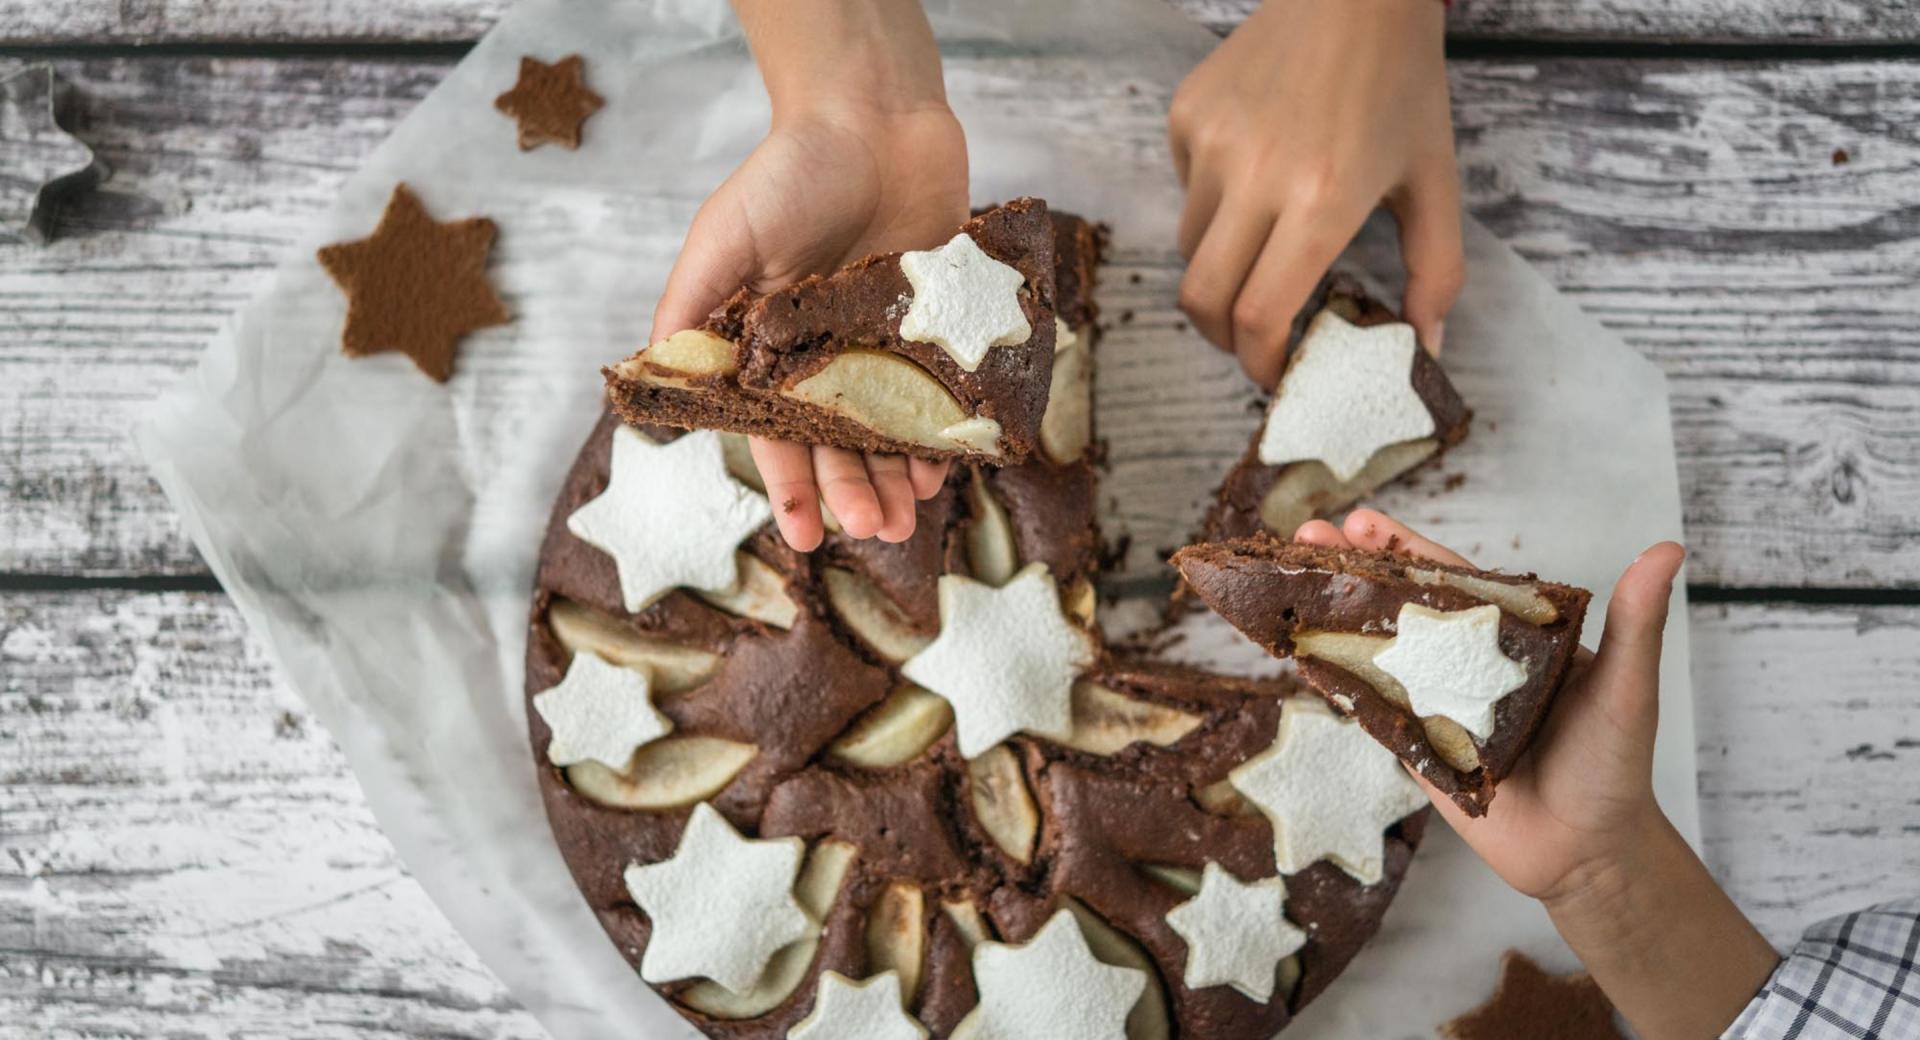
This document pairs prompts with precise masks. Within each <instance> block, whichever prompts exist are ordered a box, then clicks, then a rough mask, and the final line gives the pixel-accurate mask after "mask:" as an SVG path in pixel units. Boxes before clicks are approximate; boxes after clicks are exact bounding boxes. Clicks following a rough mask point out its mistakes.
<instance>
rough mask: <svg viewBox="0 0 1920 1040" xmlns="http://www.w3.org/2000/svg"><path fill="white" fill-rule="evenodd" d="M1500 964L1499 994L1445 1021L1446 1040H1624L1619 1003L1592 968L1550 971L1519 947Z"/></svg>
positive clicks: (1443, 1027)
mask: <svg viewBox="0 0 1920 1040" xmlns="http://www.w3.org/2000/svg"><path fill="white" fill-rule="evenodd" d="M1500 968H1501V974H1500V985H1499V986H1498V987H1497V988H1495V989H1494V991H1493V996H1491V997H1489V998H1487V1002H1486V1003H1484V1004H1482V1005H1480V1006H1479V1007H1477V1008H1474V1009H1473V1010H1472V1011H1469V1012H1467V1013H1466V1014H1464V1015H1461V1016H1460V1017H1459V1018H1455V1019H1452V1020H1451V1021H1448V1022H1444V1023H1442V1024H1441V1026H1440V1036H1441V1037H1442V1040H1517V1038H1520V1037H1525V1038H1527V1040H1621V1033H1620V1030H1619V1029H1618V1028H1616V1027H1615V1026H1614V1024H1613V1004H1612V1003H1610V1002H1609V1001H1608V1000H1607V995H1606V994H1605V993H1602V992H1600V984H1599V983H1597V982H1595V981H1593V977H1592V976H1590V975H1588V974H1587V973H1586V972H1580V973H1577V974H1574V975H1549V974H1547V973H1546V972H1545V971H1543V970H1541V968H1540V966H1539V965H1538V964H1535V963H1533V962H1532V961H1530V960H1528V959H1527V957H1526V955H1525V954H1523V953H1521V952H1520V951H1518V950H1508V951H1507V954H1506V956H1505V957H1504V958H1502V959H1501V962H1500Z"/></svg>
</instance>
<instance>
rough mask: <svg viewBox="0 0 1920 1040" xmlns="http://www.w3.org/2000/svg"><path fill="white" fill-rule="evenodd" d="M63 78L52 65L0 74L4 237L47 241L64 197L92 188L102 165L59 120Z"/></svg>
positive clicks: (0, 203)
mask: <svg viewBox="0 0 1920 1040" xmlns="http://www.w3.org/2000/svg"><path fill="white" fill-rule="evenodd" d="M59 86H60V79H59V77H58V76H56V75H55V74H54V71H53V66H52V65H44V64H43V65H29V66H27V67H25V68H23V69H20V70H18V71H16V72H12V73H10V74H7V75H4V76H0V145H4V148H5V155H6V159H5V161H4V164H0V165H3V167H4V168H0V238H4V237H19V238H24V239H26V240H27V241H30V242H34V243H38V244H45V243H46V242H48V241H50V240H51V239H52V238H53V230H54V220H55V217H56V215H57V211H58V210H59V208H60V202H61V200H63V199H65V198H67V197H68V196H69V195H71V194H73V193H75V192H78V191H81V190H84V189H86V188H88V187H91V186H92V185H93V184H95V183H97V182H98V181H99V180H100V177H101V175H102V172H103V170H104V167H103V166H101V165H100V163H99V162H98V161H97V159H96V158H95V156H94V154H93V149H91V148H89V147H87V146H86V144H84V143H83V142H81V140H80V139H79V138H77V137H75V136H73V135H72V134H70V133H68V132H67V130H66V128H65V127H63V126H61V125H60V114H59V107H60V106H59V103H58V102H59V96H60V90H59Z"/></svg>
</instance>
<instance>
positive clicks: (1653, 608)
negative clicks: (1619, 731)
mask: <svg viewBox="0 0 1920 1040" xmlns="http://www.w3.org/2000/svg"><path fill="white" fill-rule="evenodd" d="M1686 557H1687V551H1686V550H1685V549H1683V548H1681V547H1680V546H1679V545H1677V544H1675V543H1673V542H1661V543H1660V544H1659V545H1656V546H1654V547H1653V548H1651V549H1648V550H1647V551H1646V552H1643V553H1641V554H1640V556H1639V558H1638V559H1636V560H1634V561H1633V563H1632V564H1630V565H1629V566H1628V567H1627V570H1626V573H1624V574H1622V575H1620V580H1619V581H1618V582H1617V583H1615V585H1614V586H1613V599H1612V601H1611V602H1609V603H1608V604H1607V627H1606V629H1605V630H1604V631H1603V632H1602V633H1601V636H1600V650H1599V652H1598V653H1596V654H1594V658H1593V666H1592V668H1591V670H1590V673H1589V679H1588V682H1589V683H1590V684H1591V686H1592V687H1593V689H1594V690H1595V692H1596V693H1598V694H1599V696H1600V697H1601V698H1603V699H1604V700H1605V701H1606V702H1607V704H1608V706H1609V708H1611V709H1613V710H1614V711H1616V712H1618V713H1619V714H1618V715H1617V716H1616V717H1618V718H1620V719H1621V720H1622V721H1625V722H1630V724H1631V725H1632V726H1633V727H1634V728H1637V729H1642V731H1643V732H1644V733H1645V734H1646V735H1647V736H1649V737H1651V736H1652V732H1653V728H1654V727H1655V725H1656V724H1657V722H1658V718H1659V705H1660V648H1661V643H1662V639H1663V636H1664V634H1665V632H1666V628H1667V604H1668V602H1669V601H1670V599H1671V597H1672V594H1673V582H1674V578H1675V576H1676V575H1678V574H1679V573H1680V564H1681V562H1682V561H1684V560H1685V559H1686Z"/></svg>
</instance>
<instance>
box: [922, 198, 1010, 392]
mask: <svg viewBox="0 0 1920 1040" xmlns="http://www.w3.org/2000/svg"><path fill="white" fill-rule="evenodd" d="M900 270H901V271H902V272H904V273H905V274H906V276H907V281H908V282H909V283H910V284H911V285H912V286H913V300H912V302H911V303H909V304H908V305H907V313H906V314H905V315H904V316H903V317H901V319H900V338H901V339H905V340H911V341H913V342H915V343H932V344H936V345H937V346H939V347H940V348H941V349H943V350H945V351H946V352H947V354H948V355H949V356H951V357H952V358H953V360H954V362H955V363H957V364H958V365H959V366H960V367H961V368H963V369H965V370H967V371H969V372H971V371H973V370H975V369H977V368H979V367H980V362H981V361H983V360H985V358H986V356H987V351H988V350H990V349H992V348H994V347H1003V346H1014V345H1016V344H1020V343H1025V342H1026V341H1027V337H1029V336H1031V335H1033V326H1032V325H1030V324H1029V323H1028V322H1027V314H1026V312H1025V311H1023V310H1021V309H1020V287H1021V286H1022V285H1024V284H1026V279H1025V278H1024V277H1022V276H1021V274H1020V272H1019V271H1016V270H1014V269H1013V268H1012V267H1009V266H1007V265H1006V264H1003V263H1001V262H1000V261H998V260H995V259H994V258H993V257H990V256H988V255H987V254H986V253H985V251H983V250H982V249H981V248H980V246H979V244H977V243H976V242H974V240H973V237H972V236H971V235H968V234H966V233H965V232H962V233H960V234H958V235H955V236H953V238H952V239H950V240H948V242H947V244H946V245H944V246H941V247H940V248H938V249H932V250H927V251H925V252H913V253H903V254H901V256H900Z"/></svg>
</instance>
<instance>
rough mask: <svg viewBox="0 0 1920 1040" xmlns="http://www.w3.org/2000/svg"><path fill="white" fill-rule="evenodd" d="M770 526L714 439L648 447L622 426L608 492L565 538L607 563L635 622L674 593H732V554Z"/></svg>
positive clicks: (736, 569)
mask: <svg viewBox="0 0 1920 1040" xmlns="http://www.w3.org/2000/svg"><path fill="white" fill-rule="evenodd" d="M772 518H773V507H772V506H770V505H768V504H767V498H766V496H765V495H762V494H760V493H758V492H756V491H754V490H753V489H752V488H749V487H747V486H746V485H745V484H742V483H740V482H739V481H738V480H735V479H734V478H733V475H732V474H730V473H728V472H727V459H726V453H725V450H724V449H723V448H722V446H721V441H720V435H719V434H717V433H715V432H713V431H712V430H700V431H697V432H694V433H689V434H687V435H686V436H684V437H680V438H677V439H675V440H672V441H669V442H667V443H666V444H655V443H654V442H652V441H650V440H648V439H647V438H646V437H645V436H644V435H643V434H641V433H640V432H639V431H638V430H635V429H634V428H632V427H630V426H622V427H620V428H619V429H617V430H615V431H613V456H612V464H611V466H610V468H609V472H608V476H607V489H606V490H605V491H603V492H601V493H600V495H599V497H597V498H595V499H593V500H592V501H590V502H588V503H587V504H586V505H583V506H581V507H580V508H579V509H576V510H574V511H573V515H571V516H569V517H567V530H569V531H571V532H573V535H574V537H576V538H578V539H580V540H581V541H583V542H586V543H587V544H588V545H591V546H593V547H594V548H596V549H599V550H600V551H601V552H604V553H606V554H607V555H608V556H611V557H613V563H614V567H615V568H616V569H617V570H618V571H619V574H620V596H621V599H622V600H623V601H624V602H625V605H626V608H627V612H628V613H639V612H640V611H642V610H645V609H646V608H647V607H648V606H649V605H650V604H652V603H653V602H654V601H655V600H657V599H659V598H660V597H662V596H664V595H666V594H667V593H668V592H671V591H673V590H674V589H676V588H681V587H685V588H690V589H700V590H703V591H706V592H725V591H727V590H729V589H731V588H733V587H734V583H735V582H737V581H738V580H739V577H740V566H739V563H738V562H737V561H736V560H735V558H734V549H735V548H736V547H738V546H739V544H740V543H741V541H742V540H744V539H745V538H746V537H747V536H748V535H750V534H752V533H753V532H755V531H757V530H759V529H760V527H761V525H763V524H765V523H766V522H767V521H768V520H771V519H772Z"/></svg>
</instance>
